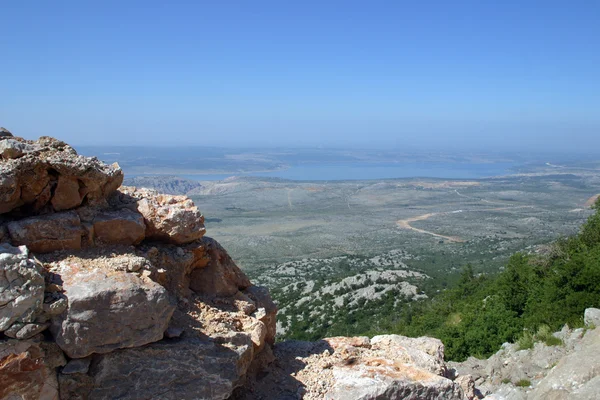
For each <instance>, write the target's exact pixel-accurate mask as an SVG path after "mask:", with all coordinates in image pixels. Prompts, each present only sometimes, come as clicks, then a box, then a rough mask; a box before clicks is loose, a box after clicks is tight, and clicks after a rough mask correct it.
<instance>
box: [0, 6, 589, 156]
mask: <svg viewBox="0 0 600 400" xmlns="http://www.w3.org/2000/svg"><path fill="white" fill-rule="evenodd" d="M484 3H486V2H475V1H464V2H453V3H448V2H443V1H430V2H421V3H418V4H407V3H401V2H377V3H375V4H374V3H373V2H369V3H367V2H337V1H332V2H327V4H322V2H310V1H309V2H303V3H302V4H286V3H280V2H267V1H262V2H252V3H250V2H243V1H238V2H231V3H228V4H208V3H206V4H201V3H197V4H185V3H169V4H168V5H167V4H163V3H161V2H154V1H144V2H141V1H132V2H126V3H122V2H116V1H106V2H102V3H87V2H76V1H58V2H53V3H36V4H35V6H34V7H32V6H31V4H30V3H28V2H13V3H7V4H5V5H3V17H4V18H3V32H4V34H3V37H2V38H0V43H1V46H2V47H1V48H2V50H3V56H4V60H5V61H4V62H3V65H2V67H0V72H1V76H2V77H3V78H4V82H3V84H2V88H3V92H2V96H0V126H5V127H6V128H8V129H9V130H11V131H12V132H13V133H14V134H16V135H18V136H23V137H27V138H31V139H33V138H37V137H38V136H42V135H50V136H56V137H58V138H60V139H62V140H64V141H66V142H69V143H72V144H75V145H77V146H86V145H139V144H150V145H155V146H165V145H173V144H174V143H175V144H177V145H181V146H188V145H198V146H202V145H204V146H220V147H232V146H236V147H261V146H265V147H269V148H272V147H276V146H283V147H316V146H326V147H340V148H344V147H360V146H366V147H369V148H389V147H396V148H401V147H403V146H404V147H406V148H430V149H449V150H453V149H461V150H474V151H480V150H484V151H496V150H497V151H542V152H570V153H579V152H591V151H593V150H589V149H594V148H598V147H600V113H598V110H599V109H600V69H598V68H597V66H598V65H600V44H599V42H598V37H600V25H599V24H598V23H597V21H598V17H599V16H600V3H585V2H574V3H564V2H554V1H550V2H548V1H544V2H542V1H531V2H527V3H526V4H525V3H523V2H518V3H514V4H493V3H488V4H484Z"/></svg>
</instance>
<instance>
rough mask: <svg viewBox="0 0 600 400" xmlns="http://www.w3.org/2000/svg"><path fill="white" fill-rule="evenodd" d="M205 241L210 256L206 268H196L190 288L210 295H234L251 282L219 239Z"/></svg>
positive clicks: (191, 277) (206, 239)
mask: <svg viewBox="0 0 600 400" xmlns="http://www.w3.org/2000/svg"><path fill="white" fill-rule="evenodd" d="M203 243H204V245H205V247H206V252H207V254H208V256H209V258H210V261H209V263H208V265H207V266H206V267H204V268H197V269H195V270H194V271H193V272H192V274H191V276H190V289H192V290H193V291H195V292H197V293H199V294H204V295H209V296H225V297H226V296H233V295H234V294H236V293H237V291H238V290H244V289H246V288H248V287H250V285H251V283H250V281H249V280H248V277H247V276H246V274H244V273H243V272H242V271H241V270H240V269H239V268H238V266H237V265H235V263H234V262H233V260H232V259H231V257H229V254H227V252H226V251H225V249H223V247H221V245H220V244H219V243H217V241H215V240H213V239H210V238H204V240H203Z"/></svg>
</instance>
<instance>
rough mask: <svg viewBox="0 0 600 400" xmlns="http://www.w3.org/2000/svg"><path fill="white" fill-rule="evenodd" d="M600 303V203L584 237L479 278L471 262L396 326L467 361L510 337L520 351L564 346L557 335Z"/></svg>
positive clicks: (513, 261)
mask: <svg viewBox="0 0 600 400" xmlns="http://www.w3.org/2000/svg"><path fill="white" fill-rule="evenodd" d="M597 204H598V203H597ZM597 306H600V212H599V211H598V207H596V213H595V214H594V215H592V216H591V217H590V218H589V219H588V221H587V222H586V223H585V224H584V225H583V227H582V229H581V231H580V233H579V234H577V235H575V236H572V237H570V238H566V239H562V240H559V241H557V242H555V243H554V245H553V247H552V251H551V252H550V254H548V255H545V256H534V255H526V254H521V253H517V254H515V255H513V256H512V257H511V258H510V260H509V262H508V264H507V265H506V267H505V269H504V271H502V272H501V273H500V274H498V275H497V276H495V277H490V276H485V275H479V276H478V275H475V274H474V273H473V269H472V267H471V266H467V267H466V268H465V269H464V271H463V273H462V275H461V278H460V280H459V282H458V284H457V285H456V286H454V287H453V288H451V289H448V290H445V291H443V292H441V293H440V294H439V295H438V296H436V297H435V298H433V299H432V300H430V301H423V302H419V303H413V304H412V305H410V306H409V307H407V310H406V311H405V316H404V317H405V318H403V319H402V322H401V323H400V324H398V325H397V327H396V329H395V331H396V332H399V333H402V334H407V335H410V336H421V335H430V336H434V337H437V338H440V339H441V340H442V341H443V342H444V344H445V346H446V357H447V358H448V359H451V360H464V359H465V358H467V357H468V356H472V355H478V356H481V355H483V356H489V355H491V354H493V353H494V352H496V351H497V350H498V349H499V348H500V346H501V344H502V343H504V342H515V341H517V342H518V344H519V347H520V348H521V349H527V348H531V347H533V344H534V342H536V341H541V342H545V343H546V344H548V345H559V344H561V342H560V340H559V339H557V338H555V337H554V336H552V334H551V332H553V331H556V330H559V329H560V328H561V326H562V325H564V324H569V325H570V326H581V325H582V316H583V312H584V310H585V308H587V307H597ZM532 332H537V333H536V334H533V333H532Z"/></svg>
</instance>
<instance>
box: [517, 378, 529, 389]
mask: <svg viewBox="0 0 600 400" xmlns="http://www.w3.org/2000/svg"><path fill="white" fill-rule="evenodd" d="M515 386H518V387H529V386H531V381H530V380H529V379H521V380H520V381H518V382H517V383H515Z"/></svg>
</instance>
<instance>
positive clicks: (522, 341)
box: [517, 331, 534, 350]
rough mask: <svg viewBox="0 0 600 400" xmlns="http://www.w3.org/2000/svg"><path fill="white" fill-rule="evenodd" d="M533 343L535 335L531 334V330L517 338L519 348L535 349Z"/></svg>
mask: <svg viewBox="0 0 600 400" xmlns="http://www.w3.org/2000/svg"><path fill="white" fill-rule="evenodd" d="M533 344H534V340H533V335H532V334H531V332H528V331H525V332H523V334H522V335H521V337H519V339H518V340H517V346H518V348H519V350H529V349H533Z"/></svg>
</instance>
